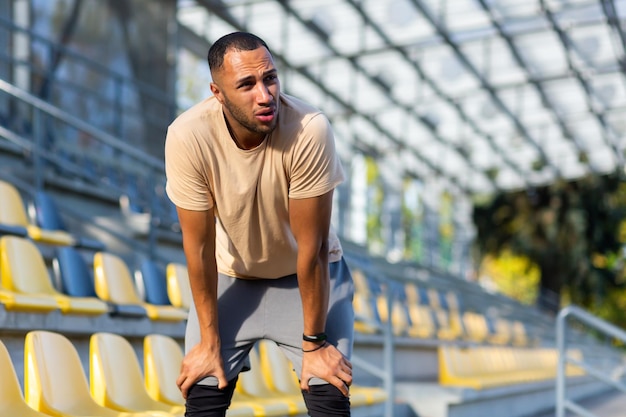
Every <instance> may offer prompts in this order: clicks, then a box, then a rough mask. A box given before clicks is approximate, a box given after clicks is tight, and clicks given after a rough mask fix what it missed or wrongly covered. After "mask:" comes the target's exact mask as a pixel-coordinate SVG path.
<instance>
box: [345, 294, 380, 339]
mask: <svg viewBox="0 0 626 417" xmlns="http://www.w3.org/2000/svg"><path fill="white" fill-rule="evenodd" d="M374 304H375V302H374V300H372V299H371V298H370V295H369V294H368V295H366V294H363V293H360V292H355V293H354V298H353V299H352V307H353V309H354V330H355V331H356V332H359V333H365V334H374V333H377V332H379V331H380V324H381V323H380V320H379V318H378V314H377V313H376V312H375V310H374Z"/></svg>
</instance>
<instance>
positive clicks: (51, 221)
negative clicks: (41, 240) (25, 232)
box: [33, 191, 106, 251]
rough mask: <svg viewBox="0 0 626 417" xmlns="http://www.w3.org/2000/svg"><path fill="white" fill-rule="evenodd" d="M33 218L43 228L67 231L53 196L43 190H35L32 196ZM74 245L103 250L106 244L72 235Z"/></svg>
mask: <svg viewBox="0 0 626 417" xmlns="http://www.w3.org/2000/svg"><path fill="white" fill-rule="evenodd" d="M33 203H34V209H35V220H36V222H37V225H38V226H39V227H41V228H42V229H44V230H63V231H65V232H69V230H68V228H67V226H66V225H65V222H64V221H63V218H62V217H61V214H60V213H59V209H58V206H57V204H56V202H55V201H54V198H53V197H52V196H51V195H50V194H48V193H47V192H45V191H37V192H36V193H35V195H34V198H33ZM74 238H75V241H76V243H75V246H77V247H80V248H85V249H90V250H94V251H99V250H104V249H105V248H106V245H105V244H104V243H102V242H100V241H98V240H95V239H89V238H85V237H76V236H75V237H74Z"/></svg>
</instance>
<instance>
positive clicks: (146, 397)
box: [0, 92, 622, 417]
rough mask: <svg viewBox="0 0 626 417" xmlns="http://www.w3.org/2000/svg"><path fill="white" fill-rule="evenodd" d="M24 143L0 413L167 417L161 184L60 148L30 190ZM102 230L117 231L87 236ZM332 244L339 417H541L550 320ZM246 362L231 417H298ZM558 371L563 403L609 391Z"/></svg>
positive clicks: (180, 290) (473, 288)
mask: <svg viewBox="0 0 626 417" xmlns="http://www.w3.org/2000/svg"><path fill="white" fill-rule="evenodd" d="M5 93H6V92H5ZM16 100H17V99H16ZM17 101H19V102H20V103H22V104H28V103H29V101H27V100H22V101H20V100H17ZM33 106H34V105H33ZM5 119H6V118H5ZM66 120H71V118H70V117H67V118H66ZM68 123H69V122H68ZM70 124H71V123H70ZM75 124H76V123H75ZM5 126H7V127H8V124H7V123H5ZM94 129H95V128H94ZM2 132H3V131H0V133H2ZM32 133H33V129H32V128H28V129H22V130H21V131H19V132H13V133H11V134H0V144H1V145H2V146H0V149H3V150H6V152H2V151H0V162H1V164H0V374H1V375H0V415H3V416H4V415H7V416H10V415H15V416H26V417H31V416H32V417H41V416H42V415H61V416H67V417H74V416H79V415H81V416H84V415H102V416H121V415H122V414H123V413H127V414H123V415H130V416H136V417H140V416H155V417H156V416H161V417H169V416H172V415H181V414H182V408H181V407H182V406H183V400H182V397H181V396H180V392H179V391H178V389H177V388H176V386H175V384H174V379H175V377H174V376H175V375H177V372H178V370H179V369H180V362H181V361H182V358H183V350H182V347H181V346H182V341H183V338H184V330H185V319H186V315H187V312H188V309H189V306H190V303H191V302H192V301H191V296H190V289H189V284H188V280H187V270H186V266H185V265H184V256H183V254H182V250H181V241H180V236H179V233H178V232H179V230H178V228H177V219H176V213H175V210H173V206H172V204H171V202H169V200H167V198H166V197H165V195H164V194H163V175H162V172H158V173H157V174H155V171H154V170H155V168H154V166H151V165H150V164H149V163H147V162H145V161H147V160H148V159H147V158H145V160H144V159H142V157H138V156H137V155H134V154H133V155H126V158H111V157H103V155H101V154H100V153H98V152H88V153H86V152H83V150H81V149H78V148H76V147H73V146H70V145H68V144H63V143H62V142H59V143H58V144H56V145H55V146H57V148H55V149H54V150H53V151H52V152H50V153H49V154H45V155H41V156H42V157H43V158H44V159H45V164H43V165H44V172H43V177H42V178H36V175H35V173H34V171H35V169H34V165H35V158H34V156H33V155H34V154H33V153H32V152H31V149H30V148H29V149H25V148H22V147H21V146H22V145H21V144H23V143H32V142H33V141H32V137H30V136H29V135H32ZM90 133H91V134H93V135H94V138H96V139H97V138H98V137H100V138H101V139H102V138H106V139H107V143H109V142H110V143H115V142H114V139H115V138H109V137H108V136H105V135H104V134H97V132H96V131H95V130H90ZM16 137H19V138H21V139H20V140H16ZM19 138H18V139H19ZM120 149H122V150H123V149H124V148H123V147H120ZM120 152H122V153H123V151H121V150H120ZM137 161H139V162H137ZM142 161H143V162H142ZM138 167H139V168H138ZM142 167H143V169H141V168H142ZM38 183H39V184H38ZM33 184H34V185H33ZM24 185H27V186H24ZM149 190H152V193H151V192H149ZM67 201H69V202H70V203H69V204H58V205H57V202H67ZM82 204H85V207H87V206H88V207H90V208H92V209H93V208H96V210H84V209H83V205H82ZM68 205H77V207H76V208H75V210H74V211H69V210H66V208H67V206H68ZM92 211H93V214H92V213H91V212H92ZM77 212H82V214H84V217H80V216H77V215H76V213H77ZM67 220H70V221H67ZM101 224H106V225H111V226H116V227H115V228H113V227H111V228H110V229H107V228H106V227H104V228H103V227H100V228H99V231H100V232H101V233H99V234H97V235H96V234H93V235H91V234H89V233H86V232H93V228H92V226H94V225H101ZM153 232H154V233H155V234H154V235H152V233H153ZM103 237H106V240H105V239H103ZM344 243H345V245H344V246H345V255H346V259H347V261H348V264H349V265H350V267H351V270H352V272H353V278H354V283H355V297H354V308H355V313H356V319H355V320H356V321H355V333H356V334H355V347H354V355H355V356H354V363H355V375H354V378H355V384H354V386H353V388H352V404H353V409H354V411H353V415H355V416H356V417H359V416H363V417H365V416H367V417H377V416H383V415H386V416H387V417H388V413H389V411H388V410H389V408H387V407H391V409H392V410H393V415H394V416H396V417H413V416H416V415H419V416H420V417H422V416H428V417H448V416H455V417H470V416H471V417H474V416H477V415H480V416H484V415H493V416H496V417H505V416H506V417H521V416H530V415H532V413H535V412H541V411H545V410H547V409H549V408H550V407H553V406H554V391H555V389H554V385H555V374H556V364H557V360H558V358H557V356H556V350H555V338H554V326H555V323H554V318H553V317H550V316H548V315H545V314H543V313H541V312H539V311H538V310H537V309H535V308H534V307H531V306H524V305H521V304H519V303H517V302H515V301H513V300H511V299H508V298H506V297H504V296H502V295H497V294H491V293H488V292H486V291H485V290H484V289H483V288H481V287H479V286H478V285H476V284H475V283H472V282H468V281H466V280H464V279H460V278H459V277H456V276H450V275H447V274H445V273H442V272H441V271H437V270H434V269H432V268H426V267H424V266H422V265H417V264H413V263H409V262H397V263H390V262H388V261H387V260H386V259H384V258H382V257H378V256H374V255H372V254H370V253H368V251H367V250H366V249H365V248H363V247H360V246H358V245H356V244H354V243H352V242H349V241H347V240H346V241H345V242H344ZM155 246H156V247H157V248H158V250H156V251H155ZM572 337H573V338H574V339H573V340H574V342H575V344H576V346H577V347H576V348H575V349H573V350H571V351H570V352H571V355H573V356H574V357H578V358H585V360H590V361H594V360H597V359H598V357H602V360H603V362H602V367H603V369H605V370H607V372H608V371H609V370H611V369H612V368H614V367H615V366H617V365H619V364H621V360H622V358H621V355H620V354H618V353H616V352H615V351H614V350H613V349H611V347H610V346H606V345H605V344H599V343H597V341H596V340H593V339H589V338H586V337H583V336H581V335H579V334H572ZM22 359H24V360H23V361H22ZM251 362H252V364H253V365H254V366H253V369H252V371H250V372H248V373H244V374H242V376H241V378H240V380H239V382H238V386H237V388H236V392H235V397H234V401H233V407H232V409H231V410H229V413H228V415H229V416H231V417H232V416H255V417H262V416H294V415H295V416H299V415H305V414H306V413H305V409H304V405H303V401H302V398H301V396H300V395H299V388H298V384H297V380H296V377H295V374H294V373H293V371H292V370H291V364H289V363H288V362H287V361H286V359H285V357H284V356H282V353H281V352H280V351H279V350H277V347H276V346H275V345H273V344H272V343H271V342H268V341H262V342H260V343H259V344H258V346H256V347H255V349H254V350H253V351H252V352H251ZM20 363H23V365H20ZM8 364H11V366H9V365H8ZM616 364H617V365H616ZM567 369H568V372H567V379H568V383H570V384H571V386H572V398H584V397H589V396H592V395H596V394H598V393H602V392H606V391H607V388H606V387H605V386H604V385H603V384H600V383H598V382H597V381H595V380H593V379H591V378H590V377H589V375H587V374H586V373H585V372H584V371H582V370H581V369H580V368H577V367H572V366H570V367H568V368H567ZM122 375H123V376H122ZM144 391H145V392H144ZM70 399H71V400H70ZM390 404H391V405H390ZM5 413H6V414H5Z"/></svg>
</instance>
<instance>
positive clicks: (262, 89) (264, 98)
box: [256, 83, 272, 103]
mask: <svg viewBox="0 0 626 417" xmlns="http://www.w3.org/2000/svg"><path fill="white" fill-rule="evenodd" d="M256 100H257V102H259V103H268V102H270V101H271V100H272V94H270V90H269V88H267V86H266V85H265V83H258V85H257V97H256Z"/></svg>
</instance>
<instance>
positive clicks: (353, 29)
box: [179, 0, 626, 193]
mask: <svg viewBox="0 0 626 417" xmlns="http://www.w3.org/2000/svg"><path fill="white" fill-rule="evenodd" d="M218 3H219V4H220V5H219V6H218ZM185 4H186V5H190V6H188V7H185V8H184V9H181V10H180V13H179V21H180V23H181V25H184V26H186V27H187V28H188V29H190V30H191V31H192V32H194V33H196V34H197V35H198V36H200V37H205V38H206V40H207V42H208V43H209V44H210V43H211V42H213V41H215V40H216V39H217V38H218V37H220V36H222V35H223V34H225V33H227V32H231V31H233V30H249V31H253V32H255V33H257V34H258V35H259V36H261V37H262V38H264V39H265V40H266V41H267V42H268V43H269V44H270V47H271V48H272V50H273V52H274V53H275V55H277V57H278V59H277V63H278V64H279V66H280V67H279V68H280V71H281V73H280V77H281V85H282V88H283V90H284V91H286V92H288V93H291V94H294V95H297V96H302V97H303V98H305V99H307V100H308V101H310V102H311V103H312V104H314V105H316V106H318V107H320V108H321V109H322V110H323V111H324V112H325V113H326V114H327V115H328V116H329V118H330V119H331V121H332V122H333V124H334V126H335V131H336V136H337V138H338V141H340V143H341V145H340V146H338V147H339V148H340V152H341V153H342V155H343V156H344V157H345V158H350V157H351V155H353V154H354V152H355V151H356V152H362V153H366V154H369V155H375V156H377V157H379V158H383V156H384V158H385V159H386V160H387V161H389V160H393V158H394V153H399V154H400V155H399V157H397V156H396V159H397V160H398V161H401V162H398V164H399V165H403V166H404V168H401V169H404V170H405V173H406V174H410V175H413V176H416V175H417V176H419V178H420V180H422V181H424V183H428V184H431V183H435V182H436V183H437V184H455V183H456V184H458V185H459V186H460V188H461V189H463V188H465V189H466V191H467V192H470V193H481V192H490V191H493V189H494V188H493V183H492V180H491V179H490V177H491V178H493V179H495V185H496V186H497V187H499V188H502V189H516V188H521V187H524V186H528V185H529V184H536V185H540V184H545V183H547V182H550V181H554V180H556V179H558V178H559V176H560V177H562V178H568V179H570V178H577V177H578V176H581V175H584V174H586V173H588V172H591V171H595V172H606V171H607V170H611V169H617V168H620V169H623V167H620V166H618V163H621V162H618V161H617V157H616V155H615V150H614V148H615V147H616V146H617V147H618V148H619V149H620V150H619V152H622V151H623V149H624V148H626V76H625V71H624V65H623V63H624V62H626V58H625V52H624V45H626V35H625V34H624V32H623V29H622V26H623V19H624V18H625V17H626V0H612V1H608V2H606V5H607V6H612V7H604V8H603V7H602V4H601V2H599V1H597V0H544V1H528V0H454V1H450V0H360V1H357V0H289V1H287V0H281V1H271V0H258V1H257V0H222V1H221V2H214V1H212V0H197V1H196V2H195V3H194V2H193V1H190V0H187V1H185ZM194 4H195V6H194ZM216 7H218V8H216ZM542 7H544V8H543V9H542ZM213 9H215V10H213ZM613 9H614V10H615V11H616V13H617V17H618V18H619V19H618V20H617V22H619V23H620V25H617V26H616V25H615V24H614V22H615V21H616V19H615V18H614V17H613V16H612V10H613ZM223 19H226V20H227V21H229V22H225V21H224V20H223ZM203 59H204V57H203ZM187 61H189V60H186V61H185V62H187ZM198 82H200V80H198ZM338 143H339V142H338ZM357 150H358V151H357ZM620 159H623V158H620ZM485 171H488V172H489V175H486V174H485ZM435 180H436V181H435ZM433 181H434V182H433ZM464 192H465V191H464Z"/></svg>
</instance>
